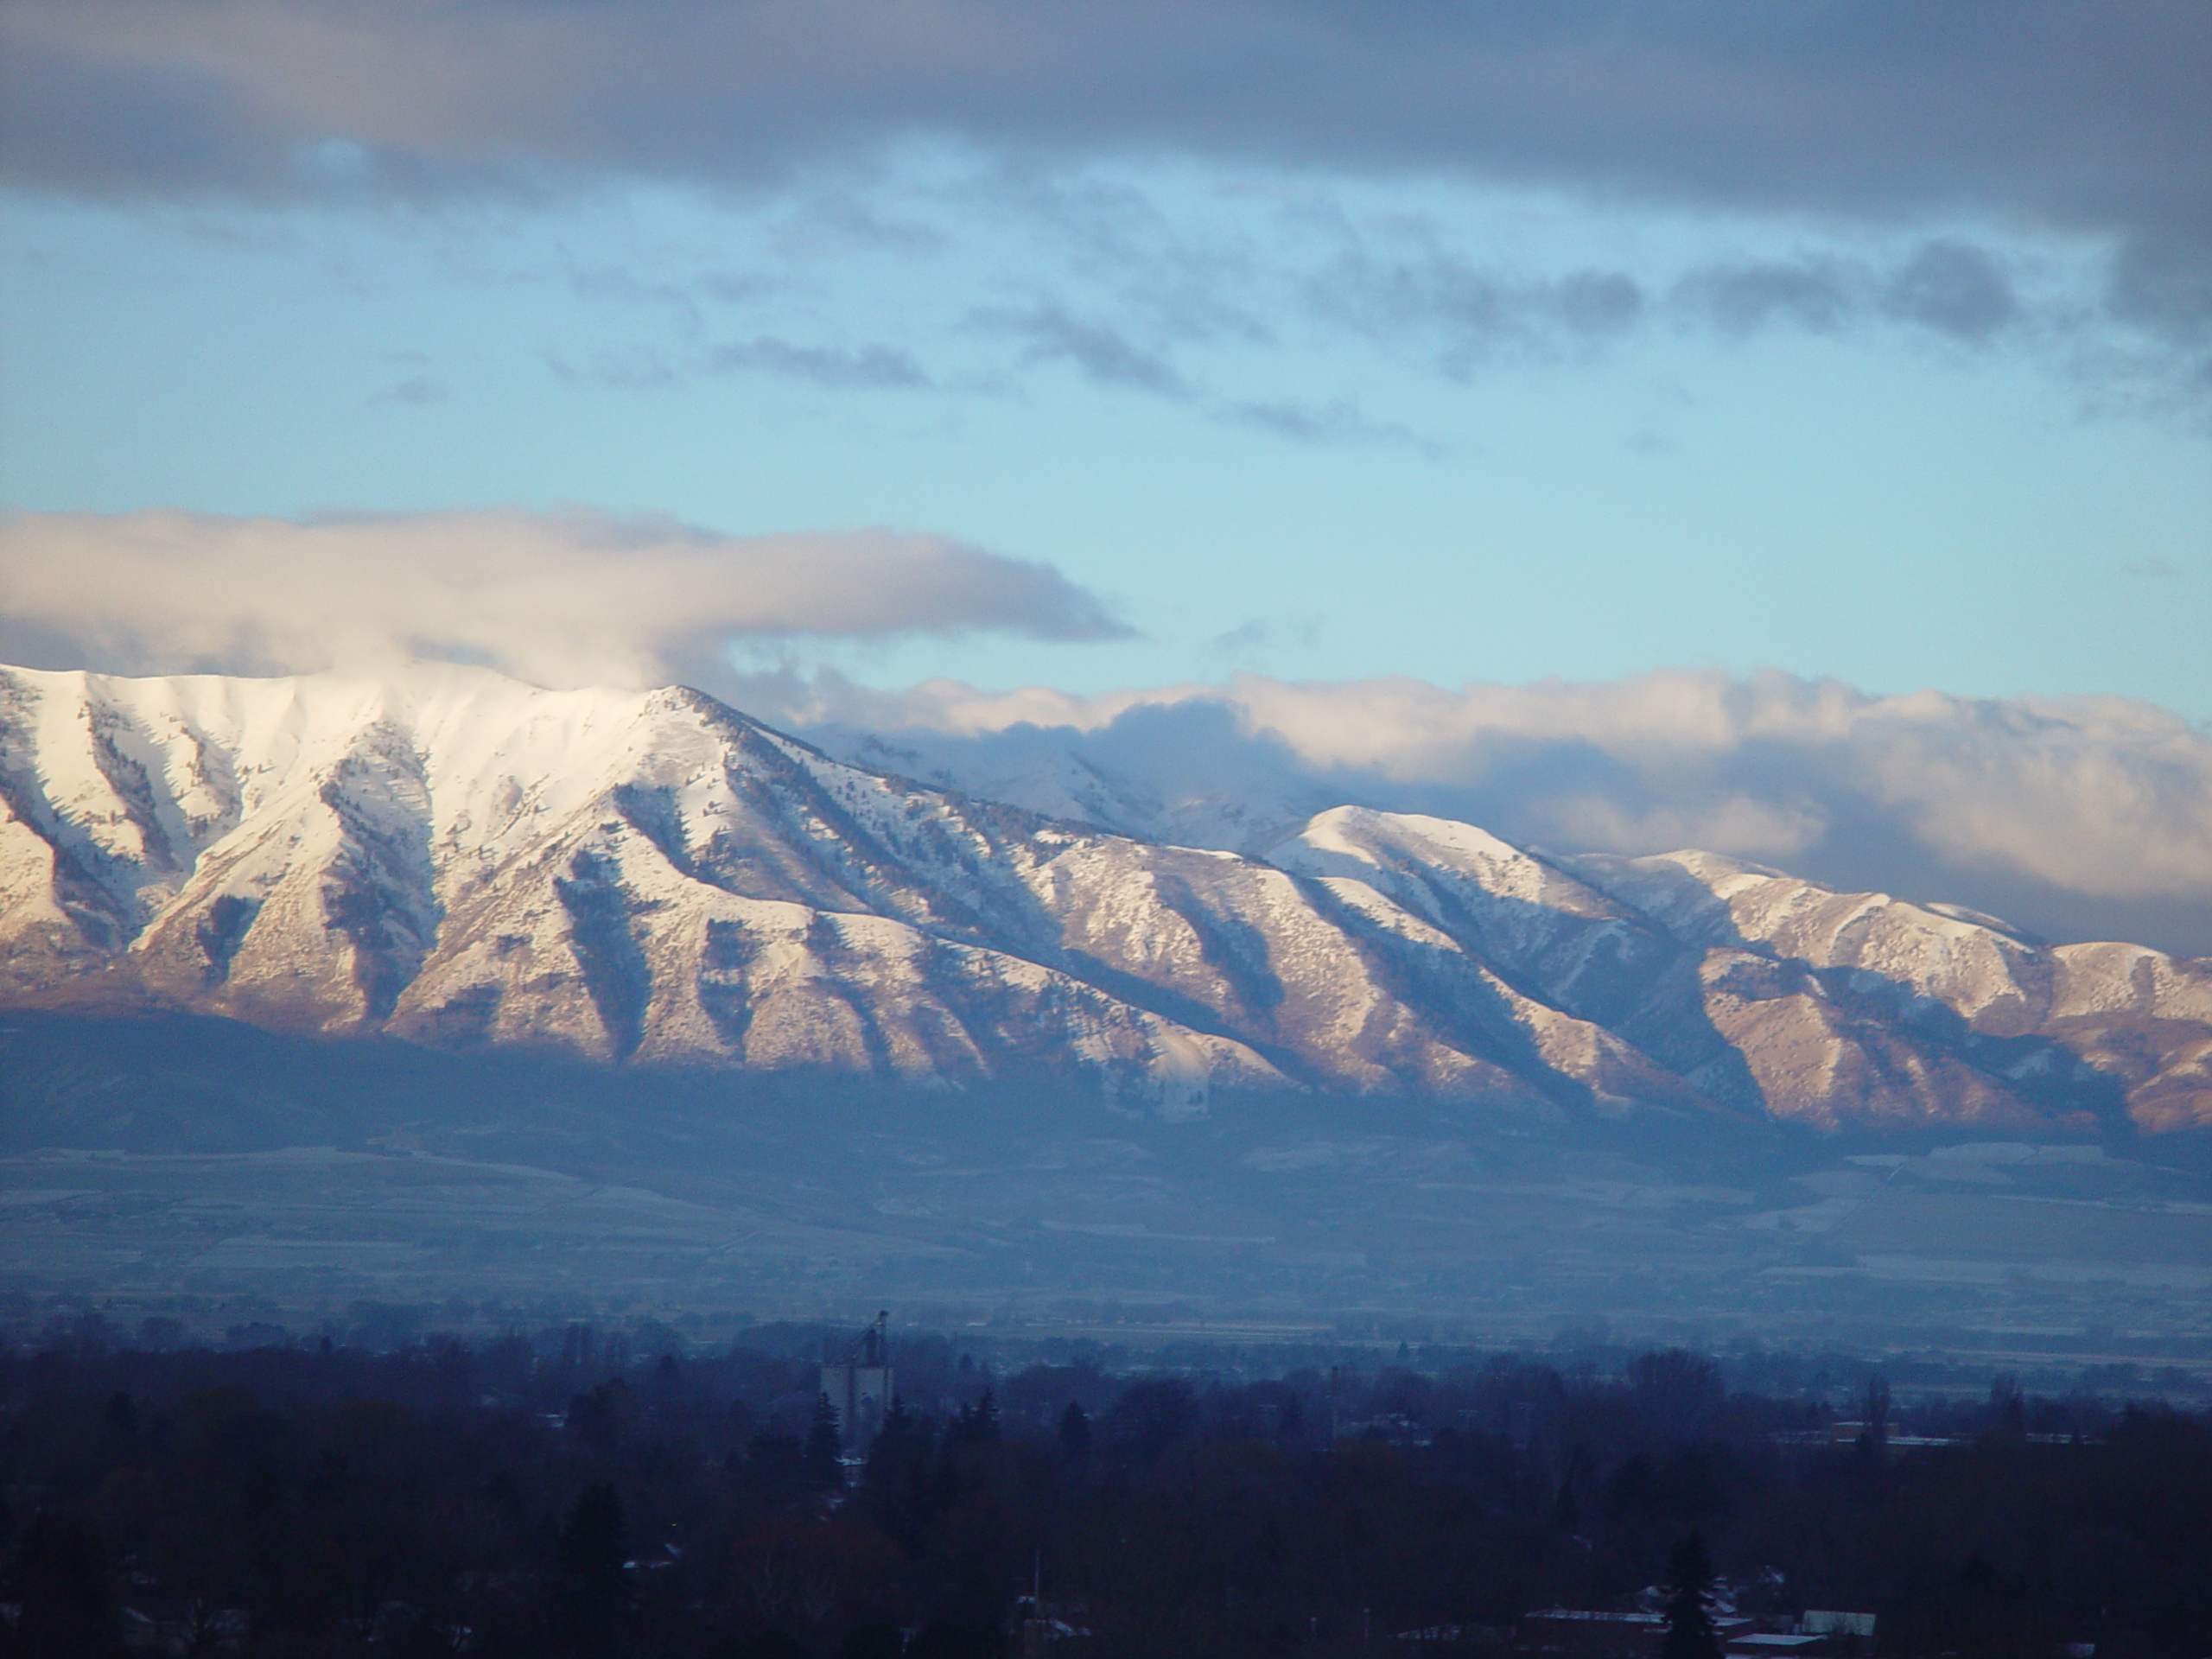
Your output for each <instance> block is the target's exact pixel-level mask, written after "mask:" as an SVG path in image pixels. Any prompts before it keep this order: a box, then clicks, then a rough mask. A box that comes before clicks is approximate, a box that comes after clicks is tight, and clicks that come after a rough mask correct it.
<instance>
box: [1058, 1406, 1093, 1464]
mask: <svg viewBox="0 0 2212 1659" xmlns="http://www.w3.org/2000/svg"><path fill="white" fill-rule="evenodd" d="M1060 1453H1061V1455H1062V1456H1063V1457H1065V1458H1066V1459H1068V1460H1069V1461H1070V1462H1073V1461H1075V1460H1076V1459H1079V1458H1086V1457H1089V1456H1090V1413H1089V1412H1087V1411H1085V1410H1084V1408H1083V1402H1081V1401H1080V1400H1071V1401H1069V1402H1068V1408H1067V1409H1066V1410H1065V1411H1064V1412H1062V1413H1061V1414H1060Z"/></svg>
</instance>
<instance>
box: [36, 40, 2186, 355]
mask: <svg viewBox="0 0 2212 1659" xmlns="http://www.w3.org/2000/svg"><path fill="white" fill-rule="evenodd" d="M4 18H5V27H6V29H7V31H8V39H7V42H6V48H7V49H6V52H5V54H4V60H5V64H6V70H5V73H6V74H7V77H8V79H7V84H6V86H5V87H4V89H0V90H4V97H0V122H4V125H0V154H4V156H5V157H6V168H7V170H8V175H9V176H10V178H12V179H13V180H14V181H16V182H17V183H21V184H29V185H32V186H37V187H45V188H59V189H63V190H68V191H73V192H79V193H94V194H124V195H145V194H176V193H192V192H200V193H227V194H245V195H260V196H266V197H290V196H302V195H308V196H325V197H338V198H344V197H347V196H359V195H367V194H391V193H405V194H418V195H419V194H450V193H453V192H456V191H480V190H484V189H487V188H505V189H510V190H512V189H547V188H559V187H561V186H562V185H563V183H564V182H569V181H578V180H587V179H591V178H598V177H604V176H607V175H626V176H633V177H650V178H658V179H670V180H680V181H694V182H699V183H704V184H707V185H709V186H717V187H722V186H736V187H744V186H746V185H748V184H753V183H758V182H760V181H768V180H774V179H777V178H779V177H783V176H785V175H788V173H789V172H790V170H791V169H792V168H795V167H798V166H803V165H804V164H806V163H809V162H814V161H817V160H820V159H823V158H825V157H833V158H834V157H855V156H862V155H865V154H868V153H869V152H871V151H873V150H874V149H878V148H880V146H881V145H882V144H884V143H887V142H888V141H893V140H896V139H898V138H900V137H906V136H910V135H915V134H931V135H944V136H951V137H959V138H963V139H966V140H969V141H973V142H976V143H982V144H983V145H986V146H988V147H991V148H994V149H1000V148H1007V147H1012V148H1015V149H1022V150H1026V151H1033V152H1038V153H1043V154H1047V155H1062V156H1065V155H1069V154H1077V153H1082V154H1096V153H1102V152H1115V153H1139V152H1142V153H1154V154H1157V153H1162V152H1182V153H1199V154H1205V155H1210V156H1217V157H1222V158H1226V159H1230V160H1232V161H1246V160H1253V161H1262V162H1278V163H1286V164H1289V165H1293V166H1301V167H1303V166H1321V167H1335V168H1352V169H1357V170H1361V171H1363V172H1370V173H1371V172H1374V171H1376V170H1387V169H1419V170H1423V171H1428V172H1440V173H1446V174H1458V175H1465V176H1473V177H1481V178H1485V179H1491V180H1498V181H1509V182H1517V183H1528V184H1535V185H1542V186H1557V187H1565V188H1569V189H1578V190H1586V191H1590V192H1593V193H1599V194H1605V195H1607V196H1610V197H1614V198H1623V197H1632V198H1637V199H1641V200H1653V201H1664V202H1671V203H1677V204H1682V205H1687V206H1689V207H1723V208H1727V209H1732V210H1739V211H1748V212H1752V213H1769V212H1773V213H1818V214H1823V215H1833V214H1843V215H1849V216H1857V217H1859V218H1862V219H1868V220H1872V221H1878V222H1885V223H1893V222H1904V221H1907V220H1910V219H1936V218H1942V217H1947V216H1949V215H1953V214H1955V213H1961V212H1965V213H1974V214H1980V215H1984V216H1990V217H1999V218H2003V219H2008V220H2011V221H2012V222H2016V223H2023V224H2029V225H2041V226H2054V227H2057V228H2060V229H2064V230H2073V231H2081V232H2092V233H2096V234H2101V235H2107V236H2110V237H2112V238H2114V239H2115V240H2116V241H2117V242H2118V243H2120V245H2122V246H2123V248H2124V253H2123V256H2122V258H2121V260H2120V264H2119V266H2118V267H2117V268H2116V271H2115V277H2114V283H2113V291H2112V296H2111V297H2112V301H2113V304H2114V305H2115V307H2117V308H2120V309H2122V310H2124V311H2125V312H2126V313H2127V314H2128V315H2131V316H2133V317H2134V318H2136V319H2138V320H2139V321H2145V322H2146V323H2150V324H2152V325H2155V326H2158V327H2168V328H2189V329H2197V328H2202V327H2207V326H2212V277H2208V271H2212V143H2206V142H2205V135H2206V133H2207V131H2208V130H2212V8H2207V7H2206V6H2204V5H2203V4H2202V3H2201V0H2109V3H2104V4H2098V5H2085V4H2082V3H2080V0H1953V3H1948V4H1945V5H1942V6H1929V5H1926V4H1924V3H1919V0H1861V3H1849V4H1847V3H1840V0H1793V3H1777V4H1760V5H1753V4H1733V5H1724V4H1718V3H1700V0H1692V3H1686V4H1670V5H1652V4H1648V3H1631V0H1489V3H1480V4H1446V3H1440V0H1410V3H1402V4H1391V5H1380V6H1378V5H1375V4H1371V3H1365V0H1123V3H1118V4H1115V5H1110V6H1039V5H1033V4H1026V3H1017V0H757V3H750V4H747V5H742V6H736V5H728V4H725V3H721V0H566V3H559V4H545V3H542V0H469V3H409V4H399V3H391V4H381V5H379V4H365V3H354V0H196V3H193V4H189V5H181V4H177V3H174V0H12V3H11V4H10V6H9V7H8V8H7V10H6V12H5V15H4ZM1937 303H1938V306H1939V309H1940V308H1942V307H1943V306H1945V305H1948V302H1937ZM1943 315H1959V314H1956V313H1954V312H1951V311H1948V310H1945V311H1944V312H1943ZM1973 315H1979V314H1973Z"/></svg>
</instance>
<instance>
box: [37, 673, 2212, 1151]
mask: <svg viewBox="0 0 2212 1659" xmlns="http://www.w3.org/2000/svg"><path fill="white" fill-rule="evenodd" d="M1058 784H1064V785H1067V789H1066V790H1065V791H1064V793H1065V794H1066V796H1067V798H1068V799H1069V801H1070V804H1072V805H1077V806H1093V805H1096V804H1097V803H1096V802H1087V801H1085V800H1084V799H1079V798H1077V794H1078V793H1079V792H1080V791H1084V790H1087V789H1089V788H1090V785H1089V784H1088V783H1086V781H1085V779H1083V778H1070V779H1059V780H1058ZM1099 786H1100V787H1101V788H1103V787H1104V785H1103V783H1101V784H1100V785H1099ZM1055 787H1058V785H1055ZM1142 806H1144V804H1143V803H1136V804H1134V806H1133V808H1132V810H1135V807H1142ZM1147 810H1148V809H1147ZM0 998H4V999H5V1000H7V1001H14V1002H18V1003H21V1002H33V1001H35V1002H44V1003H54V1004H62V1005H68V1006H79V1007H118V1006H126V1007H127V1006H157V1007H182V1008H188V1009H193V1010H196V1011H200V1012H203V1013H207V1014H219V1015H224V1016H227V1017H232V1018H236V1019H240V1020H249V1021H252V1022H254V1023H257V1024H262V1025H266V1026H270V1027H285V1028H293V1029H308V1030H315V1031H321V1032H325V1033H331V1034H334V1035H340V1036H342V1035H352V1034H360V1033H376V1032H383V1033H391V1034H393V1035H396V1036H400V1037H404V1038H406V1039H410V1040H415V1041H418V1042H423V1043H429V1044H433V1045H438V1046H468V1045H475V1044H534V1045H541V1046H551V1047H556V1048H561V1049H565V1050H568V1051H570V1052H575V1053H578V1054H581V1055H585V1056H588V1057H592V1058H598V1059H601V1060H604V1061H607V1062H610V1063H619V1062H625V1061H637V1062H641V1063H671V1064H686V1065H744V1066H756V1067H810V1068H821V1069H824V1070H829V1071H845V1072H858V1073H862V1074H868V1075H874V1076H879V1077H895V1078H899V1079H904V1080H907V1081H911V1082H918V1083H943V1084H965V1083H969V1082H974V1081H978V1080H982V1079H987V1078H994V1077H1014V1076H1025V1075H1044V1074H1058V1075H1061V1076H1065V1077H1083V1078H1085V1079H1088V1080H1089V1082H1090V1084H1092V1085H1095V1086H1097V1087H1100V1088H1103V1089H1104V1090H1108V1091H1110V1092H1112V1093H1114V1094H1116V1095H1127V1096H1142V1097H1145V1098H1148V1099H1151V1100H1154V1101H1155V1102H1158V1103H1161V1104H1162V1106H1163V1107H1164V1108H1166V1109H1179V1108H1188V1107H1192V1106H1193V1105H1194V1104H1195V1103H1197V1102H1198V1101H1199V1100H1201V1099H1202V1098H1203V1096H1204V1095H1205V1091H1206V1090H1207V1089H1208V1088H1210V1087H1211V1086H1215V1085H1230V1086H1248V1087H1278V1088H1280V1087H1301V1088H1319V1089H1324V1090H1362V1091H1384V1092H1401V1093H1408V1094H1418V1095H1424V1096H1433V1097H1440V1098H1450V1099H1459V1100H1465V1101H1470V1102H1474V1101H1479V1102H1481V1103H1483V1104H1484V1107H1485V1108H1486V1109H1496V1110H1505V1111H1511V1112H1522V1113H1536V1114H1541V1115H1545V1116H1556V1115H1558V1114H1560V1113H1562V1112H1569V1113H1571V1112H1575V1111H1580V1110H1597V1111H1601V1112H1608V1113H1612V1112H1620V1111H1627V1110H1632V1109H1648V1108H1657V1109H1670V1110H1675V1111H1684V1112H1692V1113H1710V1112H1716V1111H1719V1112H1730V1111H1734V1112H1749V1113H1753V1114H1759V1115H1771V1116H1781V1117H1788V1118H1795V1119H1799V1120H1802V1121H1806V1122H1815V1123H1819V1124H1822V1125H1827V1126H1840V1125H1847V1124H1865V1125H1909V1124H1920V1123H1933V1122H1978V1123H1990V1124H1997V1123H2021V1124H2037V1123H2040V1124H2045V1125H2048V1124H2050V1122H2053V1121H2054V1119H2055V1118H2063V1117H2066V1116H2069V1115H2078V1114H2079V1112H2081V1111H2082V1110H2083V1109H2100V1108H2101V1109H2114V1107H2115V1103H2117V1102H2118V1101H2120V1099H2121V1098H2122V1097H2124V1099H2125V1101H2126V1106H2127V1109H2131V1110H2132V1111H2133V1113H2134V1115H2135V1116H2136V1119H2137V1121H2138V1122H2140V1123H2142V1124H2143V1125H2144V1126H2145V1127H2150V1128H2172V1127H2179V1126H2183V1125H2187V1124H2196V1123H2202V1122H2212V976H2208V972H2207V969H2206V967H2205V965H2204V964H2202V963H2186V962H2177V961H2175V960H2173V959H2171V958H2168V957H2160V956H2158V955H2157V953H2155V952H2149V951H2139V950H2135V949H2134V948H2133V947H2130V946H2121V945H2096V946H2068V947H2063V948H2061V949H2059V950H2049V949H2046V948H2044V947H2043V946H2041V945H2039V944H2036V943H2035V942H2033V941H2031V940H2028V939H2024V938H2020V937H2018V936H2016V935H2014V934H2012V933H2011V932H2010V931H2007V930H2005V928H2004V927H2003V926H2002V925H2001V924H1997V923H1993V922H1992V921H1990V920H1989V919H1988V918H1977V917H1974V916H1972V915H1971V914H1968V913H1965V912H1952V911H1944V910H1942V909H1938V908H1936V907H1931V906H1913V905H1907V904H1904V903H1902V902H1900V901H1897V900H1894V899H1887V898H1885V897H1883V896H1881V895H1867V894H1840V893H1833V892H1831V891H1829V890H1827V889H1826V888H1821V887H1815V886H1814V885H1813V884H1811V883H1808V882H1802V881H1796V880H1793V879H1791V878H1789V877H1786V876H1783V875H1780V874H1777V873H1776V872H1772V871H1767V870H1761V869H1758V868H1755V867H1751V866H1748V865H1742V864H1738V863H1736V862H1734V861H1729V860H1726V859H1717V858H1713V857H1712V856H1710V855H1702V854H1696V853H1682V854H1676V855H1669V856H1668V857H1666V858H1662V859H1641V860H1621V859H1610V860H1609V859H1601V858H1547V857H1543V856H1541V855H1535V854H1531V853H1529V852H1525V851H1523V850H1522V849H1517V848H1514V847H1511V846H1509V845H1508V844H1506V843H1505V842H1501V841H1498V840H1497V839H1496V838H1495V837H1493V836H1489V835H1486V834H1485V833H1484V832H1483V831H1482V830H1480V829H1476V828H1474V827H1473V826H1471V825H1467V824H1461V823H1451V822H1448V821H1446V820H1440V819H1434V818H1421V817H1408V816H1402V815H1392V814H1386V813H1379V812H1372V811H1367V810H1360V809H1354V808H1338V809H1334V810H1329V811H1325V812H1323V813H1321V814H1319V816H1318V817H1313V818H1312V819H1311V821H1310V822H1307V823H1306V824H1305V827H1304V828H1303V829H1300V831H1298V832H1297V833H1296V834H1294V835H1292V836H1289V837H1288V838H1287V839H1282V838H1280V837H1278V838H1276V840H1275V844H1274V845H1273V847H1272V848H1271V849H1270V850H1269V852H1268V856H1267V858H1266V859H1265V860H1261V859H1256V858H1250V857H1245V856H1242V855H1237V854H1236V853H1232V852H1225V851H1220V850H1211V849H1204V848H1195V847H1188V846H1179V845H1165V844H1160V843H1157V842H1147V841H1143V840H1139V839H1135V838H1132V837H1129V836H1120V835H1115V834H1109V833H1105V832H1103V831H1099V830H1095V829H1091V828H1090V825H1089V824H1088V823H1076V822H1071V821H1067V820H1065V819H1061V820H1056V819H1054V818H1052V817H1044V816H1039V814H1037V813H1034V812H1031V811H1027V810H1021V809H1020V808H1019V807H1016V806H1009V805H1005V804H995V803H992V802H988V801H982V800H976V799H973V798H969V797H967V796H964V795H961V794H957V793H952V792H947V791H938V790H932V789H929V788H925V787H922V786H919V785H914V784H912V783H909V782H906V780H904V779H900V778H897V777H891V776H886V775H883V774H881V773H878V772H869V771H867V770H864V769H862V768H861V767H858V766H851V765H848V764H845V763H843V762H841V761H838V760H833V759H831V758H829V756H827V755H825V754H823V753H821V752H820V751H818V750H817V749H815V748H813V747H810V746H809V745H806V744H804V743H800V742H798V741H795V740H793V739H791V738H789V737H786V736H785V735H783V734H779V733H777V732H775V731H772V730H771V729H770V728H766V727H764V726H761V725H760V724H759V723H758V722H756V721H752V720H749V719H747V717H746V716H744V715H741V714H738V713H737V712H735V711H734V710H732V709H728V708H726V707H724V706H723V705H721V704H720V703H717V702H714V701H713V700H712V699H710V698H708V697H705V696H701V695H700V694H698V693H696V692H692V691H688V690H682V689H667V690H658V691H652V692H628V691H609V690H595V691H575V692H549V691H542V690H536V689H533V688H531V687H528V686H524V685H522V684H519V683H516V682H514V681H512V680H507V679H505V678H503V677H499V676H498V675H495V674H492V673H488V672H486V671H480V670H472V669H465V668H453V667H432V666H417V667H415V668H411V669H409V670H407V671H404V672H401V673H399V674H397V675H395V676H393V677H391V678H390V679H388V680H385V681H368V680H361V679H353V678H346V677H340V676H315V677H303V678H297V679H288V680H240V679H225V678H219V677H177V678H170V679H149V680H127V679H119V678H111V677H101V676H97V675H86V674H43V673H34V672H29V671H0ZM2099 1090H2102V1091H2103V1092H2102V1094H2099V1092H2098V1091H2099Z"/></svg>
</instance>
